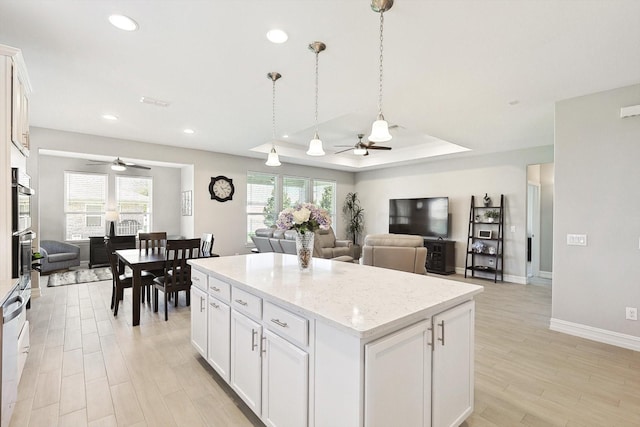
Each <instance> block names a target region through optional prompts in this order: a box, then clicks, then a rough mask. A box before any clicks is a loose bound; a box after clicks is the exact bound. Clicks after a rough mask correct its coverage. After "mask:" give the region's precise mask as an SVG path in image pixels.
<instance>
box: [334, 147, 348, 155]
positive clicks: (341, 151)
mask: <svg viewBox="0 0 640 427" xmlns="http://www.w3.org/2000/svg"><path fill="white" fill-rule="evenodd" d="M351 150H353V147H350V148H346V149H344V150H340V151H336V152H335V153H333V154H340V153H344V152H346V151H351Z"/></svg>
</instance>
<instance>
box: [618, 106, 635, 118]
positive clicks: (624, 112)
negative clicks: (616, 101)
mask: <svg viewBox="0 0 640 427" xmlns="http://www.w3.org/2000/svg"><path fill="white" fill-rule="evenodd" d="M634 116H640V105H632V106H630V107H622V108H621V109H620V118H621V119H624V118H626V117H634Z"/></svg>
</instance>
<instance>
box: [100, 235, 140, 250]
mask: <svg viewBox="0 0 640 427" xmlns="http://www.w3.org/2000/svg"><path fill="white" fill-rule="evenodd" d="M107 240H108V241H109V243H111V247H112V248H113V250H114V251H117V250H118V249H135V248H136V236H135V235H131V236H111V237H109V238H108V239H105V242H106V241H107Z"/></svg>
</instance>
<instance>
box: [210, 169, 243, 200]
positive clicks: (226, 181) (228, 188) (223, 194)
mask: <svg viewBox="0 0 640 427" xmlns="http://www.w3.org/2000/svg"><path fill="white" fill-rule="evenodd" d="M235 191H236V188H235V187H234V186H233V180H232V179H231V178H227V177H226V176H222V175H220V176H216V177H215V178H213V177H211V183H209V193H210V194H211V199H215V200H217V201H219V202H226V201H227V200H231V199H233V193H235Z"/></svg>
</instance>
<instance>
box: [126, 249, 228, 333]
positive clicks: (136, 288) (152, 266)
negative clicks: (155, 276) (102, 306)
mask: <svg viewBox="0 0 640 427" xmlns="http://www.w3.org/2000/svg"><path fill="white" fill-rule="evenodd" d="M116 255H118V259H119V260H120V262H121V263H123V264H124V265H127V266H129V268H131V271H132V272H133V286H132V288H133V289H132V290H133V301H131V306H132V308H133V318H132V320H131V321H132V325H133V326H138V325H140V287H141V283H142V271H143V270H159V269H162V268H164V265H165V262H166V261H167V255H166V252H165V250H164V249H160V250H153V251H152V250H150V251H146V250H141V249H119V250H117V251H116ZM209 256H211V257H218V256H219V255H218V254H214V253H212V254H211V255H209Z"/></svg>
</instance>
